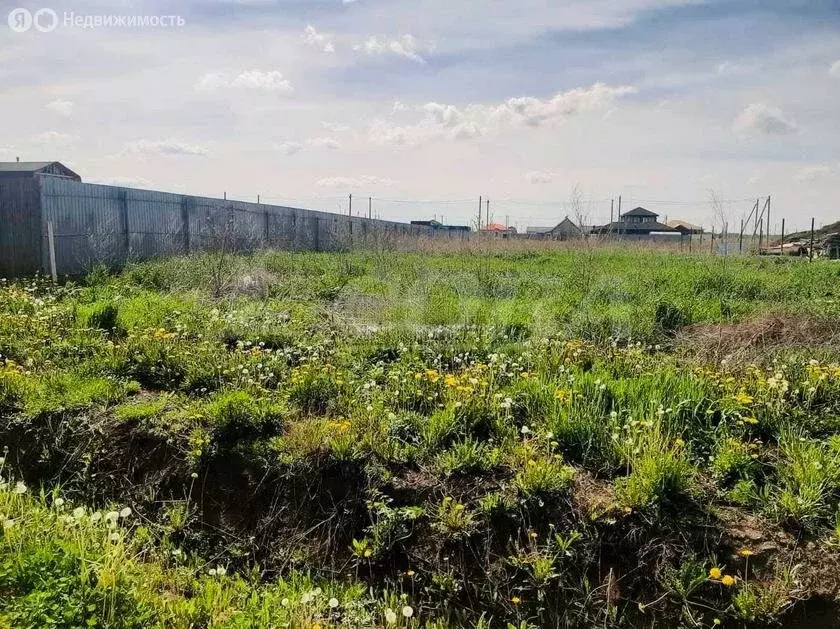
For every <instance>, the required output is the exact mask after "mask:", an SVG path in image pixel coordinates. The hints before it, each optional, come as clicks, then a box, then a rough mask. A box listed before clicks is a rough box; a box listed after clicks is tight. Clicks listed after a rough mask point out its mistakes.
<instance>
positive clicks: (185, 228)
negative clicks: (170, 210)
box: [181, 197, 190, 254]
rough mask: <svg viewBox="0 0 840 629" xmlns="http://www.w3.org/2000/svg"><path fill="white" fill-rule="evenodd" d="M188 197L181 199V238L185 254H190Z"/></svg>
mask: <svg viewBox="0 0 840 629" xmlns="http://www.w3.org/2000/svg"><path fill="white" fill-rule="evenodd" d="M188 203H189V201H188V200H187V197H181V238H182V240H183V244H184V253H187V254H188V253H189V252H190V208H189V205H188Z"/></svg>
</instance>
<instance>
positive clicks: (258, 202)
mask: <svg viewBox="0 0 840 629" xmlns="http://www.w3.org/2000/svg"><path fill="white" fill-rule="evenodd" d="M259 204H260V195H257V205H259Z"/></svg>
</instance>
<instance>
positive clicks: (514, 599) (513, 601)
mask: <svg viewBox="0 0 840 629" xmlns="http://www.w3.org/2000/svg"><path fill="white" fill-rule="evenodd" d="M510 602H511V603H513V604H514V605H519V603H521V602H522V599H521V598H519V597H518V596H514V597H513V598H512V599H510Z"/></svg>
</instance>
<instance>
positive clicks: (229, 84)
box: [196, 70, 292, 92]
mask: <svg viewBox="0 0 840 629" xmlns="http://www.w3.org/2000/svg"><path fill="white" fill-rule="evenodd" d="M196 87H197V88H198V89H202V90H218V89H237V88H242V89H251V90H261V91H266V92H291V91H292V84H291V83H290V82H289V81H288V80H287V79H285V78H283V73H282V72H278V71H277V70H268V71H263V70H245V71H243V72H240V73H239V74H235V75H234V74H227V73H224V72H210V73H208V74H205V75H204V76H203V77H202V78H201V80H200V81H199V82H198V85H197V86H196Z"/></svg>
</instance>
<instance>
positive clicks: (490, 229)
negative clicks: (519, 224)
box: [481, 223, 516, 238]
mask: <svg viewBox="0 0 840 629" xmlns="http://www.w3.org/2000/svg"><path fill="white" fill-rule="evenodd" d="M481 231H482V233H485V234H487V233H491V234H493V235H495V236H501V237H502V238H507V237H508V236H515V235H516V227H509V226H508V225H503V224H502V223H489V224H487V225H485V226H484V227H482V228H481Z"/></svg>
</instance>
